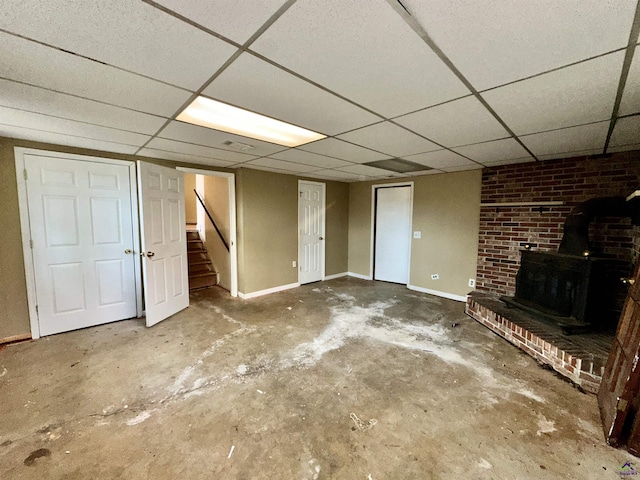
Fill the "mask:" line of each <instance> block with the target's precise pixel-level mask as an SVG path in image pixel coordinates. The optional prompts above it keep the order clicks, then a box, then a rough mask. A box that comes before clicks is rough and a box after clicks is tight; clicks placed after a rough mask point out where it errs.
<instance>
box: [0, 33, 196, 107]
mask: <svg viewBox="0 0 640 480" xmlns="http://www.w3.org/2000/svg"><path fill="white" fill-rule="evenodd" d="M0 51H1V52H2V61H1V62H0V77H3V78H6V79H10V80H16V81H19V82H24V83H28V84H31V85H36V86H40V87H46V88H49V89H51V90H57V91H60V92H64V93H68V94H72V95H77V96H80V97H86V98H90V99H94V100H99V101H101V102H106V103H109V104H112V105H119V106H121V107H127V108H131V109H134V110H139V111H142V112H148V113H154V114H157V115H162V116H166V117H170V116H172V115H173V114H174V113H175V112H176V110H178V109H179V108H180V107H181V106H182V105H183V104H184V103H185V102H186V101H187V100H188V98H189V96H190V95H191V94H190V93H189V92H187V91H185V90H181V89H179V88H175V87H171V86H168V85H165V84H163V83H159V82H156V81H153V80H149V79H147V78H143V77H141V76H139V75H135V74H132V73H127V72H123V71H122V70H118V69H115V68H112V67H108V66H106V65H103V64H101V63H98V62H93V61H91V60H87V59H84V58H81V57H78V56H77V55H72V54H70V53H65V52H62V51H60V50H56V49H53V48H48V47H44V46H42V45H39V44H37V43H33V42H29V41H27V40H23V39H21V38H18V37H14V36H12V35H7V34H5V33H0Z"/></svg>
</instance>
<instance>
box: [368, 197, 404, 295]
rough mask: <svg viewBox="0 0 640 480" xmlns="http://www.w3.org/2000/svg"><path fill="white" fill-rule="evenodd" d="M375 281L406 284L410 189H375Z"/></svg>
mask: <svg viewBox="0 0 640 480" xmlns="http://www.w3.org/2000/svg"><path fill="white" fill-rule="evenodd" d="M375 208H376V216H375V264H374V279H375V280H383V281H386V282H394V283H402V284H405V285H406V284H408V283H409V256H410V249H411V187H410V186H401V187H379V188H377V189H376V205H375Z"/></svg>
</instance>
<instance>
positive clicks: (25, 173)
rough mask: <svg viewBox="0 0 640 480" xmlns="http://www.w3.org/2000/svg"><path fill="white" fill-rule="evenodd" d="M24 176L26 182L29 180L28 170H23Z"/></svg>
mask: <svg viewBox="0 0 640 480" xmlns="http://www.w3.org/2000/svg"><path fill="white" fill-rule="evenodd" d="M22 175H23V176H24V179H25V180H28V179H29V175H28V174H27V169H26V168H25V169H24V170H22Z"/></svg>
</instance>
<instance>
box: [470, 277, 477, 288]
mask: <svg viewBox="0 0 640 480" xmlns="http://www.w3.org/2000/svg"><path fill="white" fill-rule="evenodd" d="M469 286H470V287H471V288H475V286H476V281H475V280H474V279H473V278H470V279H469Z"/></svg>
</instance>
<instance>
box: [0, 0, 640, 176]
mask: <svg viewBox="0 0 640 480" xmlns="http://www.w3.org/2000/svg"><path fill="white" fill-rule="evenodd" d="M639 32H640V2H639V1H638V0H617V1H616V2H602V1H601V0H565V1H563V2H557V1H555V0H539V1H538V2H529V3H526V4H519V5H515V4H514V2H510V1H507V0H478V2H472V3H467V4H465V6H457V7H456V8H452V7H451V6H450V3H449V2H445V1H443V0H436V1H434V2H430V3H429V5H428V8H427V5H425V4H424V3H422V2H419V1H417V0H402V4H400V3H399V2H398V1H397V0H371V1H370V2H354V1H348V2H345V1H344V0H322V1H320V0H297V1H296V0H288V1H287V0H264V1H261V2H259V3H256V2H254V1H253V0H238V1H236V2H225V1H222V0H213V1H211V2H182V1H180V0H121V1H119V2H114V1H113V0H107V1H105V2H99V3H96V4H88V3H86V2H84V1H82V0H51V1H50V2H47V4H46V5H45V6H43V4H42V3H41V2H39V1H37V0H6V2H5V5H4V6H3V14H2V15H0V53H1V54H2V58H3V62H2V63H1V64H0V135H2V136H7V137H14V138H23V139H28V140H35V141H42V142H48V143H53V144H61V145H70V146H77V147H81V148H90V149H91V148H93V149H97V150H102V151H106V152H109V151H111V152H118V153H136V154H138V155H142V156H148V157H157V158H166V159H170V160H178V161H187V162H192V163H198V164H202V165H211V166H215V167H227V168H238V167H246V168H255V169H260V170H268V171H274V172H280V173H289V174H293V175H303V176H309V177H313V178H319V179H327V180H338V181H347V182H351V181H360V180H369V179H380V178H397V177H399V176H403V175H424V174H437V173H443V172H454V171H461V170H472V169H478V168H482V167H483V166H493V165H503V164H509V163H521V162H526V161H536V160H547V159H553V158H563V157H569V156H579V155H594V154H602V153H603V152H605V153H608V152H614V151H624V150H632V149H637V148H640V54H639V53H638V52H640V49H638V48H636V46H637V45H638V35H639ZM198 96H205V97H208V98H211V99H214V100H217V101H220V102H223V103H227V104H229V105H233V106H236V107H240V108H243V109H245V110H248V111H251V112H254V113H259V114H262V115H266V116H268V117H271V118H274V119H277V120H280V121H284V122H287V123H290V124H293V125H296V126H300V127H303V128H305V129H310V130H313V131H316V132H319V133H322V134H323V135H326V136H327V138H325V139H322V140H318V141H315V142H312V143H307V144H304V145H301V146H299V147H296V148H287V147H282V146H280V145H275V144H272V143H268V142H264V141H259V140H253V139H249V138H246V137H243V136H240V135H233V134H228V133H224V132H221V131H217V130H211V129H208V128H204V127H199V126H195V125H191V124H187V123H184V122H179V121H176V117H177V116H178V115H179V114H180V113H181V112H182V110H183V109H184V108H185V107H186V106H187V105H189V104H190V103H191V102H192V101H193V100H194V99H195V98H197V97H198ZM229 142H231V143H229ZM243 145H249V147H243ZM238 148H242V149H238ZM421 166H423V167H424V170H421V169H420V168H421ZM385 167H387V168H388V169H387V168H385ZM394 168H395V169H404V170H405V171H404V172H397V171H393V169H394ZM408 170H413V171H408Z"/></svg>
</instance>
